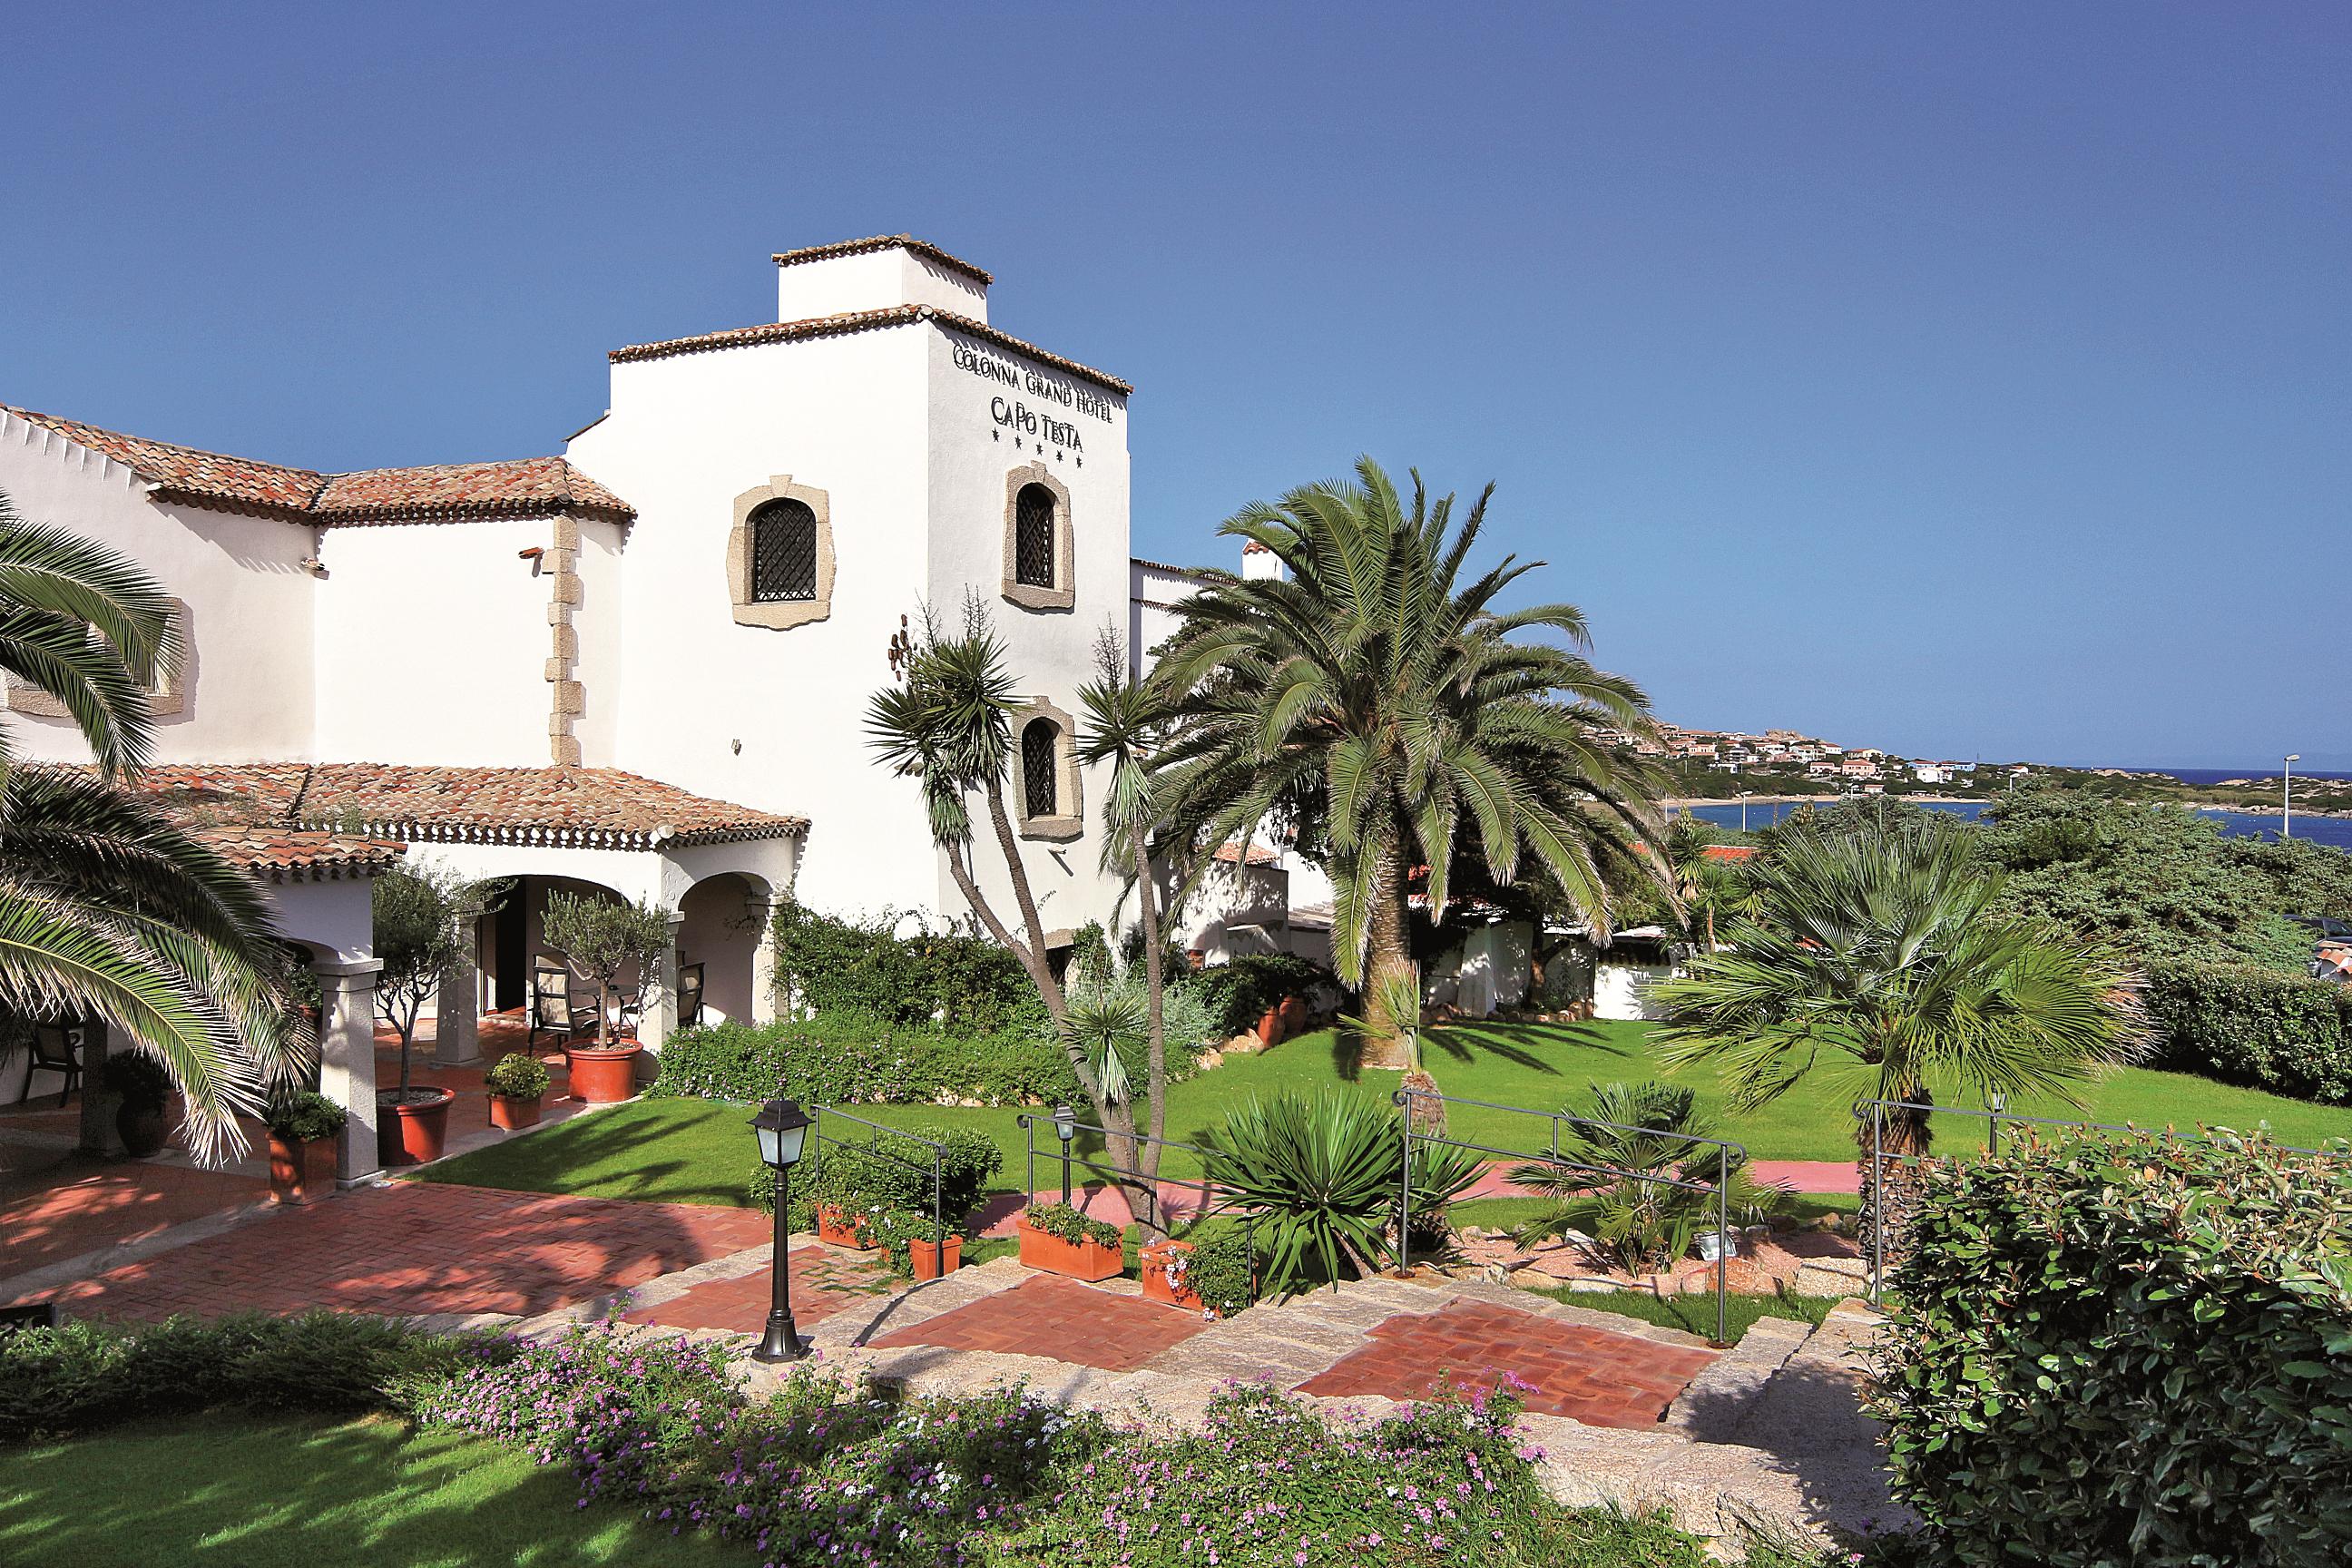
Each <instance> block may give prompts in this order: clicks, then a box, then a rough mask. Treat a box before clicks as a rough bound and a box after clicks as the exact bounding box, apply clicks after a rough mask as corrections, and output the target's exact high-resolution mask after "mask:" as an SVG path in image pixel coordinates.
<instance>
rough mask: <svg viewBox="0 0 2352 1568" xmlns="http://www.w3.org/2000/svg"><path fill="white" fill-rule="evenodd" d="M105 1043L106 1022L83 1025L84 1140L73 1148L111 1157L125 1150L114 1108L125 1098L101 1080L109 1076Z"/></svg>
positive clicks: (82, 1109) (81, 1151)
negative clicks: (116, 1128)
mask: <svg viewBox="0 0 2352 1568" xmlns="http://www.w3.org/2000/svg"><path fill="white" fill-rule="evenodd" d="M106 1047H107V1032H106V1026H105V1025H103V1024H95V1023H93V1024H85V1025H83V1026H82V1036H81V1142H80V1143H79V1145H77V1146H76V1148H75V1150H74V1152H76V1153H78V1154H97V1155H100V1156H101V1157H104V1158H107V1159H111V1158H113V1157H114V1156H115V1155H118V1154H121V1153H122V1152H123V1148H122V1137H121V1134H120V1133H118V1132H116V1131H115V1130H114V1111H115V1108H116V1107H117V1106H118V1105H120V1104H121V1103H122V1102H121V1100H117V1099H116V1098H115V1097H114V1096H112V1095H110V1094H109V1093H107V1092H106V1085H105V1083H104V1082H103V1081H102V1080H103V1079H105V1077H106ZM125 1048H126V1049H127V1048H128V1047H125Z"/></svg>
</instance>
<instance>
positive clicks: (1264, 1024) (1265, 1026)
mask: <svg viewBox="0 0 2352 1568" xmlns="http://www.w3.org/2000/svg"><path fill="white" fill-rule="evenodd" d="M1257 1043H1258V1044H1259V1045H1260V1046H1261V1047H1265V1046H1278V1045H1280V1044H1281V1043H1282V1009H1281V1008H1279V1007H1268V1008H1267V1009H1266V1010H1265V1013H1264V1014H1263V1015H1261V1016H1259V1018H1258V1021H1257Z"/></svg>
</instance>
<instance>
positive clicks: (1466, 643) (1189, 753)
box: [1152, 458, 1658, 1042]
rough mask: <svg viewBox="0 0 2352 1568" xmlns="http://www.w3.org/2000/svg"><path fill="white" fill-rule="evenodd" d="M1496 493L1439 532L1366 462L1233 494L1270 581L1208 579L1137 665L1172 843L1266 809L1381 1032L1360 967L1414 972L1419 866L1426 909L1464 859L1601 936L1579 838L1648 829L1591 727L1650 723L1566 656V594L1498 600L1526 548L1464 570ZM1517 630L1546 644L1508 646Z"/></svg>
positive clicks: (1239, 830)
mask: <svg viewBox="0 0 2352 1568" xmlns="http://www.w3.org/2000/svg"><path fill="white" fill-rule="evenodd" d="M1493 493H1494V487H1492V486H1491V485H1490V486H1488V487H1487V489H1486V491H1484V492H1482V493H1481V494H1480V495H1479V497H1478V499H1477V500H1476V502H1475V504H1473V505H1472V506H1471V508H1470V509H1469V510H1468V512H1467V514H1466V515H1465V516H1463V517H1462V518H1461V519H1460V521H1459V523H1458V525H1457V523H1456V521H1455V517H1454V498H1453V497H1452V496H1450V495H1449V496H1445V497H1443V498H1441V499H1439V500H1436V501H1434V502H1432V501H1431V500H1430V499H1429V497H1428V496H1427V494H1426V492H1425V491H1424V490H1423V486H1422V482H1421V476H1420V475H1419V474H1418V473H1415V474H1414V475H1413V476H1412V498H1411V500H1410V502H1408V501H1407V500H1406V499H1405V498H1404V497H1403V496H1402V495H1401V494H1400V493H1399V492H1398V489H1397V487H1396V486H1395V485H1394V484H1393V483H1392V482H1391V480H1390V479H1389V477H1388V475H1387V474H1385V473H1383V472H1382V471H1381V468H1380V466H1379V465H1378V464H1376V463H1374V462H1373V461H1372V460H1371V459H1370V458H1361V459H1359V461H1358V462H1357V465H1356V479H1355V482H1353V483H1347V482H1342V481H1328V482H1325V483H1321V484H1315V485H1308V486H1306V487H1304V488H1302V489H1295V490H1292V491H1291V492H1290V493H1288V494H1287V495H1286V496H1284V497H1283V498H1282V499H1281V500H1279V501H1277V502H1275V503H1273V504H1270V505H1269V504H1267V503H1265V502H1256V503H1253V504H1252V505H1250V506H1247V507H1244V509H1243V510H1241V511H1239V512H1237V513H1235V514H1234V516H1233V517H1232V518H1231V519H1229V520H1228V521H1226V522H1225V523H1224V525H1223V528H1222V529H1221V531H1222V532H1223V533H1226V534H1232V535H1238V536H1240V537H1241V538H1243V539H1244V540H1246V541H1247V542H1248V546H1247V547H1249V548H1262V549H1265V550H1267V551H1270V552H1273V554H1274V555H1275V557H1276V559H1277V560H1278V561H1280V562H1281V563H1282V564H1283V565H1284V567H1286V569H1287V571H1288V573H1289V576H1288V578H1287V580H1285V579H1282V578H1278V577H1253V578H1240V577H1234V576H1232V575H1230V574H1214V580H1213V582H1212V583H1211V584H1210V585H1209V586H1208V587H1207V588H1205V589H1203V590H1202V592H1201V593H1199V594H1196V595H1192V597H1191V598H1188V599H1187V600H1185V601H1184V602H1183V604H1182V605H1180V606H1179V609H1180V610H1181V612H1182V614H1183V616H1184V624H1183V626H1182V629H1181V631H1179V632H1178V634H1177V635H1176V637H1174V638H1173V639H1171V646H1170V647H1169V648H1168V649H1167V651H1166V652H1165V653H1164V654H1163V656H1162V658H1161V659H1160V664H1159V666H1158V668H1156V669H1155V671H1154V672H1153V676H1152V680H1153V682H1154V683H1155V684H1156V685H1157V686H1159V687H1160V689H1161V690H1162V691H1163V692H1164V693H1165V694H1166V700H1167V702H1168V703H1169V705H1170V706H1171V709H1172V710H1174V711H1175V713H1176V715H1177V719H1176V723H1175V725H1174V727H1173V730H1172V731H1171V737H1170V742H1169V744H1168V745H1167V746H1166V747H1165V748H1164V750H1163V752H1162V756H1161V762H1160V766H1161V767H1162V769H1163V770H1164V771H1165V773H1166V775H1167V792H1166V793H1167V798H1168V800H1169V802H1170V805H1171V822H1172V824H1173V831H1172V832H1171V837H1173V839H1174V840H1175V841H1176V842H1178V843H1181V844H1187V845H1191V846H1194V847H1198V848H1200V849H1202V850H1203V851H1211V850H1213V849H1214V848H1215V847H1218V846H1221V845H1223V844H1225V843H1228V842H1231V841H1234V840H1236V839H1239V840H1243V841H1244V842H1246V841H1247V840H1248V839H1249V838H1250V837H1253V836H1254V835H1255V834H1256V833H1257V832H1258V831H1259V830H1260V825H1261V824H1262V823H1263V822H1265V820H1266V819H1267V818H1268V817H1269V816H1275V817H1287V818H1288V819H1289V820H1290V821H1291V822H1292V823H1293V824H1294V825H1296V826H1298V827H1300V828H1301V829H1302V833H1303V837H1306V838H1307V839H1309V840H1313V841H1319V842H1321V843H1322V844H1324V845H1325V846H1326V847H1327V857H1326V862H1327V867H1328V870H1329V872H1330V874H1331V880H1332V884H1333V887H1334V889H1336V892H1335V908H1334V910H1333V922H1332V933H1331V938H1332V942H1331V945H1332V955H1333V959H1334V962H1335V963H1336V965H1337V967H1338V969H1339V974H1340V977H1341V978H1342V979H1343V980H1345V981H1347V982H1348V983H1349V984H1351V985H1355V986H1357V987H1359V988H1360V990H1362V991H1363V993H1364V994H1365V998H1366V1003H1365V1012H1366V1018H1367V1022H1368V1023H1370V1025H1371V1026H1372V1027H1373V1030H1374V1035H1375V1038H1376V1039H1380V1040H1382V1041H1383V1042H1386V1041H1392V1040H1393V1039H1394V1037H1395V1036H1396V1034H1397V1032H1398V1026H1399V1025H1398V1021H1397V1020H1394V1019H1391V1017H1390V1016H1388V1008H1387V1006H1386V1005H1385V1003H1384V1002H1383V1000H1382V995H1383V988H1382V987H1381V986H1380V985H1378V984H1367V982H1369V981H1378V980H1379V979H1380V977H1381V976H1383V975H1393V974H1396V973H1401V972H1402V971H1403V970H1404V969H1406V968H1407V967H1408V965H1409V964H1410V963H1411V956H1410V954H1409V952H1408V951H1407V944H1406V933H1407V893H1406V884H1407V880H1408V879H1409V878H1412V876H1413V875H1414V874H1415V870H1416V867H1418V866H1425V867H1427V868H1428V878H1429V886H1428V896H1429V910H1430V915H1431V917H1432V919H1433V920H1442V919H1443V918H1444V912H1445V905H1446V898H1447V885H1448V878H1449V874H1450V868H1451V867H1452V866H1453V864H1454V857H1455V856H1456V855H1457V854H1459V855H1465V856H1468V855H1475V856H1476V857H1477V858H1478V859H1479V860H1480V861H1481V862H1483V865H1484V868H1485V869H1486V873H1487V874H1488V875H1490V876H1491V877H1492V878H1493V879H1495V880H1496V882H1498V883H1509V882H1511V881H1512V880H1514V879H1517V878H1518V877H1519V876H1521V875H1522V874H1524V873H1526V872H1528V871H1529V870H1533V871H1535V872H1538V873H1539V874H1541V875H1543V876H1546V877H1549V879H1552V880H1553V881H1554V882H1555V883H1557V885H1558V887H1559V890H1560V892H1561V893H1562V895H1563V896H1564V898H1565V900H1566V901H1567V902H1568V904H1569V905H1570V907H1572V908H1573V909H1575V910H1577V911H1578V912H1579V913H1580V916H1581V917H1582V918H1583V919H1584V920H1586V921H1589V922H1590V923H1591V925H1592V926H1593V928H1594V929H1595V930H1596V931H1601V932H1603V933H1605V932H1606V931H1607V930H1608V929H1609V925H1610V902H1609V898H1608V894H1607V890H1606V889H1605V886H1604V884H1603V881H1602V877H1601V869H1600V867H1599V865H1598V864H1597V859H1596V857H1597V851H1598V850H1599V848H1600V847H1601V846H1603V845H1606V844H1611V843H1614V844H1617V845H1619V846H1621V847H1628V848H1630V847H1631V846H1632V844H1633V842H1634V841H1635V840H1637V839H1643V838H1646V839H1647V841H1648V842H1649V843H1652V844H1654V843H1656V842H1657V834H1658V819H1657V814H1656V811H1655V808H1654V805H1653V799H1654V795H1655V793H1656V780H1655V779H1654V776H1653V773H1652V771H1651V770H1649V769H1648V768H1646V767H1645V766H1643V764H1641V763H1637V762H1635V761H1633V759H1631V758H1630V757H1628V756H1626V755H1625V754H1623V753H1622V752H1621V751H1619V750H1618V749H1616V748H1615V747H1613V746H1612V744H1610V743H1609V742H1606V741H1604V740H1603V739H1602V737H1601V734H1600V731H1602V730H1604V729H1608V730H1616V731H1633V732H1635V733H1645V732H1647V731H1649V730H1650V728H1651V721H1650V719H1649V717H1648V713H1647V705H1646V702H1645V700H1644V699H1643V695H1642V692H1641V690H1640V689H1638V688H1637V687H1635V686H1634V685H1633V682H1631V681H1629V680H1626V679H1623V678H1622V677H1619V676H1614V675H1609V674H1604V673H1602V672H1601V671H1600V670H1598V669H1595V668H1593V667H1592V665H1591V663H1590V662H1589V661H1588V660H1587V659H1586V658H1584V657H1583V652H1582V650H1583V649H1585V648H1586V647H1588V646H1589V638H1588V636H1587V632H1586V628H1585V621H1584V615H1583V612H1581V611H1580V610H1579V609H1577V608H1576V606H1575V605H1565V604H1552V605H1532V606H1529V607H1528V608H1524V609H1518V610H1509V611H1504V610H1498V609H1496V607H1495V606H1496V600H1497V599H1498V598H1499V597H1500V596H1501V595H1502V594H1503V593H1504V591H1505V590H1506V589H1507V588H1509V587H1510V586H1511V584H1514V583H1516V582H1517V581H1518V579H1519V578H1521V577H1523V576H1525V575H1526V574H1528V572H1531V571H1533V570H1534V569H1535V568H1536V567H1537V566H1538V565H1540V564H1542V563H1540V562H1528V563H1519V562H1517V560H1516V559H1515V558H1514V557H1511V556H1505V557H1504V558H1503V559H1502V560H1501V561H1500V562H1498V563H1496V564H1495V565H1494V566H1493V567H1492V568H1491V569H1489V570H1487V571H1486V572H1485V573H1483V574H1478V575H1476V576H1475V577H1465V572H1464V567H1465V563H1466V562H1467V560H1468V558H1469V555H1470V550H1471V547H1472V545H1473V544H1474V543H1475V542H1476V540H1477V538H1478V533H1479V531H1480V529H1481V527H1482V526H1483V525H1484V523H1485V521H1486V503H1487V500H1488V499H1489V498H1490V497H1491V496H1492V494H1493ZM1528 631H1548V632H1550V633H1552V634H1554V636H1555V637H1557V638H1558V639H1559V641H1558V642H1542V641H1518V640H1514V634H1517V633H1520V632H1528ZM1562 643H1564V644H1565V645H1567V646H1565V647H1563V646H1560V645H1561V644H1562ZM1652 858H1654V857H1652ZM1192 875H1194V876H1197V875H1198V870H1197V869H1195V871H1194V872H1193V873H1192ZM1390 989H1391V990H1392V989H1393V987H1392V986H1391V988H1390Z"/></svg>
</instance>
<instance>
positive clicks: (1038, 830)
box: [1012, 697, 1087, 844]
mask: <svg viewBox="0 0 2352 1568" xmlns="http://www.w3.org/2000/svg"><path fill="white" fill-rule="evenodd" d="M1040 719H1043V720H1045V721H1046V722H1048V723H1050V724H1052V725H1053V726H1054V761H1055V763H1056V764H1057V765H1058V766H1059V768H1060V774H1061V776H1060V777H1059V778H1058V779H1056V780H1055V784H1056V785H1057V787H1056V788H1055V792H1054V805H1055V811H1054V815H1053V816H1030V815H1029V792H1028V790H1027V789H1026V788H1025V787H1024V786H1023V784H1022V781H1021V772H1020V758H1021V738H1022V736H1023V735H1024V734H1025V733H1026V732H1027V731H1028V729H1029V726H1030V725H1032V724H1034V723H1035V722H1036V721H1038V720H1040ZM1012 721H1013V785H1014V790H1015V799H1014V800H1013V805H1014V807H1015V808H1016V809H1015V811H1014V813H1013V826H1015V827H1016V828H1018V829H1019V830H1020V833H1021V837H1024V838H1038V839H1045V840H1046V841H1048V842H1052V843H1060V844H1066V843H1068V842H1069V841H1070V840H1072V839H1074V838H1082V837H1085V836H1086V831H1087V815H1086V801H1085V796H1084V795H1082V793H1081V790H1082V788H1083V786H1084V782H1085V780H1084V774H1083V772H1082V770H1081V769H1080V768H1079V766H1078V730H1077V725H1076V722H1075V721H1073V720H1072V719H1071V718H1070V716H1069V714H1067V713H1066V712H1065V711H1063V710H1061V709H1059V708H1056V707H1055V706H1054V704H1053V703H1052V702H1051V701H1050V700H1047V699H1045V698H1043V697H1033V698H1031V699H1030V700H1028V701H1026V702H1024V703H1023V704H1022V705H1021V706H1020V707H1019V708H1016V709H1014V710H1013V714H1012Z"/></svg>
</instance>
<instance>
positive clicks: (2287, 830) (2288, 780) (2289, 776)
mask: <svg viewBox="0 0 2352 1568" xmlns="http://www.w3.org/2000/svg"><path fill="white" fill-rule="evenodd" d="M2301 761H2303V753H2302V752H2288V753H2287V754H2286V775H2285V776H2284V778H2282V779H2280V780H2279V837H2281V838H2292V837H2294V764H2295V763H2299V762H2301Z"/></svg>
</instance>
